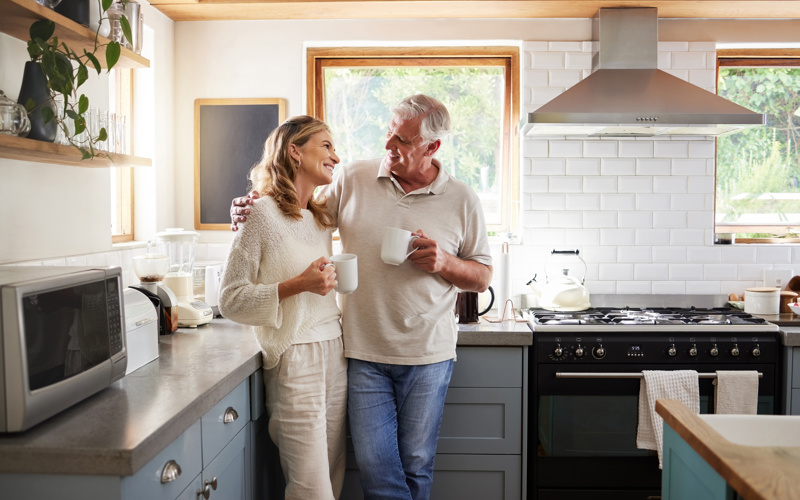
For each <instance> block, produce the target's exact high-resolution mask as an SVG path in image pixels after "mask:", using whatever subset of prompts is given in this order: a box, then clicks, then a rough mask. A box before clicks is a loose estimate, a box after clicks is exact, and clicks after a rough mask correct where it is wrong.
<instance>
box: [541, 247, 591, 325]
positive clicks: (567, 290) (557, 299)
mask: <svg viewBox="0 0 800 500" xmlns="http://www.w3.org/2000/svg"><path fill="white" fill-rule="evenodd" d="M554 254H574V255H575V256H576V257H577V258H578V259H580V261H581V263H583V277H581V279H578V278H577V277H575V276H570V274H569V270H570V268H569V267H564V265H565V264H564V263H563V262H562V263H561V266H562V267H561V274H560V275H554V276H552V277H551V276H550V275H549V274H548V272H547V269H548V267H552V266H545V283H544V284H540V283H538V282H537V281H536V276H534V277H533V279H531V280H530V281H529V282H528V286H529V287H530V289H531V290H533V293H535V294H536V296H537V297H538V298H539V306H540V307H542V308H544V309H547V310H550V311H583V310H585V309H589V308H590V307H592V304H591V302H590V301H589V290H588V289H587V288H586V287H585V286H584V285H583V283H584V281H585V280H586V262H584V261H583V259H582V258H581V256H580V255H579V251H578V250H553V251H552V252H551V255H554Z"/></svg>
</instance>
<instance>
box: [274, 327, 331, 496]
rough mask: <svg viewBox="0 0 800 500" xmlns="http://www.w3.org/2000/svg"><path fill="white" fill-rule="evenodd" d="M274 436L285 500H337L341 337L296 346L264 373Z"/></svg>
mask: <svg viewBox="0 0 800 500" xmlns="http://www.w3.org/2000/svg"><path fill="white" fill-rule="evenodd" d="M264 385H265V388H266V401H267V413H268V414H269V435H270V437H271V438H272V441H273V442H274V443H275V444H276V445H277V447H278V451H279V452H280V458H281V467H282V468H283V475H284V477H285V479H286V492H285V495H286V496H285V498H286V500H311V499H314V500H334V499H338V498H339V495H340V494H341V492H342V485H343V483H344V468H345V425H346V422H345V416H346V414H347V360H346V359H345V357H344V348H343V345H342V337H341V336H339V337H337V338H335V339H333V340H326V341H322V342H312V343H308V344H295V345H292V346H290V347H289V349H287V350H286V352H284V353H283V354H282V355H281V359H280V361H278V364H277V365H276V366H275V367H274V368H271V369H269V370H264Z"/></svg>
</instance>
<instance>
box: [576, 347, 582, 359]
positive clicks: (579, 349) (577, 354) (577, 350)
mask: <svg viewBox="0 0 800 500" xmlns="http://www.w3.org/2000/svg"><path fill="white" fill-rule="evenodd" d="M575 356H576V357H578V358H582V357H583V347H581V346H578V348H577V349H575Z"/></svg>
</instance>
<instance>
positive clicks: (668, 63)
mask: <svg viewBox="0 0 800 500" xmlns="http://www.w3.org/2000/svg"><path fill="white" fill-rule="evenodd" d="M671 67H672V54H671V53H670V52H662V51H658V69H661V70H665V69H669V68H671Z"/></svg>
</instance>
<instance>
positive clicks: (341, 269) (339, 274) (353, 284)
mask: <svg viewBox="0 0 800 500" xmlns="http://www.w3.org/2000/svg"><path fill="white" fill-rule="evenodd" d="M331 262H333V264H329V265H332V266H333V267H334V268H336V282H337V284H336V288H334V290H336V291H337V292H339V293H344V294H348V293H353V292H355V291H356V288H358V256H357V255H355V254H352V253H343V254H339V255H334V256H333V257H331Z"/></svg>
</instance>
